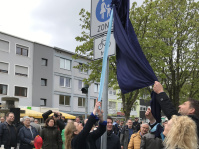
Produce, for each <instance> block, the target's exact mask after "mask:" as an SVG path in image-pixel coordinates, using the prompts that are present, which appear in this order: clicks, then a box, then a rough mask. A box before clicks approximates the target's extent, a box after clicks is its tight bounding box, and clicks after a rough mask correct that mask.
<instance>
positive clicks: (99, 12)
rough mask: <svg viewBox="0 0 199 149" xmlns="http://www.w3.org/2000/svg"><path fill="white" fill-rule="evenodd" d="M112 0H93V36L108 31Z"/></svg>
mask: <svg viewBox="0 0 199 149" xmlns="http://www.w3.org/2000/svg"><path fill="white" fill-rule="evenodd" d="M111 2H112V0H91V35H90V36H91V37H94V36H99V35H102V34H104V33H107V31H108V26H109V18H110V15H111V7H110V5H111Z"/></svg>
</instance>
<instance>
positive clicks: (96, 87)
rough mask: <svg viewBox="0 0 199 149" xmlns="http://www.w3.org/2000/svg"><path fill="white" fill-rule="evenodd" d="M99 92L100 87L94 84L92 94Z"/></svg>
mask: <svg viewBox="0 0 199 149" xmlns="http://www.w3.org/2000/svg"><path fill="white" fill-rule="evenodd" d="M99 90H100V85H99V84H97V83H95V84H94V92H99Z"/></svg>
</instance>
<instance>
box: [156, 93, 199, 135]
mask: <svg viewBox="0 0 199 149" xmlns="http://www.w3.org/2000/svg"><path fill="white" fill-rule="evenodd" d="M156 99H157V101H158V103H159V104H160V106H161V108H162V111H163V112H164V114H165V115H166V116H167V117H168V119H171V117H172V115H180V114H179V113H178V111H177V110H176V109H175V107H174V106H173V104H172V102H171V100H170V99H169V97H168V96H167V94H166V93H165V92H162V93H160V94H157V96H156ZM188 116H189V117H190V118H191V119H192V120H193V121H195V123H196V125H197V134H198V137H199V119H198V117H196V116H195V115H188Z"/></svg>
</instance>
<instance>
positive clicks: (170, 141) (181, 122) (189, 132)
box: [163, 115, 199, 149]
mask: <svg viewBox="0 0 199 149" xmlns="http://www.w3.org/2000/svg"><path fill="white" fill-rule="evenodd" d="M163 134H164V135H165V136H166V137H165V140H164V142H163V143H164V146H165V148H166V149H176V148H178V149H197V148H198V147H199V146H198V145H197V141H198V138H197V133H196V124H195V123H194V121H193V120H192V119H191V118H190V117H188V116H176V115H173V116H172V118H171V119H170V120H169V121H168V123H167V124H166V125H165V129H164V132H163Z"/></svg>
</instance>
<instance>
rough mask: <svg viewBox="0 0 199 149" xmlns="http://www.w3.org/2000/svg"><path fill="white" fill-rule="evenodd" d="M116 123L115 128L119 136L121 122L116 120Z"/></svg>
mask: <svg viewBox="0 0 199 149" xmlns="http://www.w3.org/2000/svg"><path fill="white" fill-rule="evenodd" d="M115 122H116V123H115V125H114V127H115V134H116V135H118V134H119V129H120V128H119V125H120V120H119V119H116V120H115Z"/></svg>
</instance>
